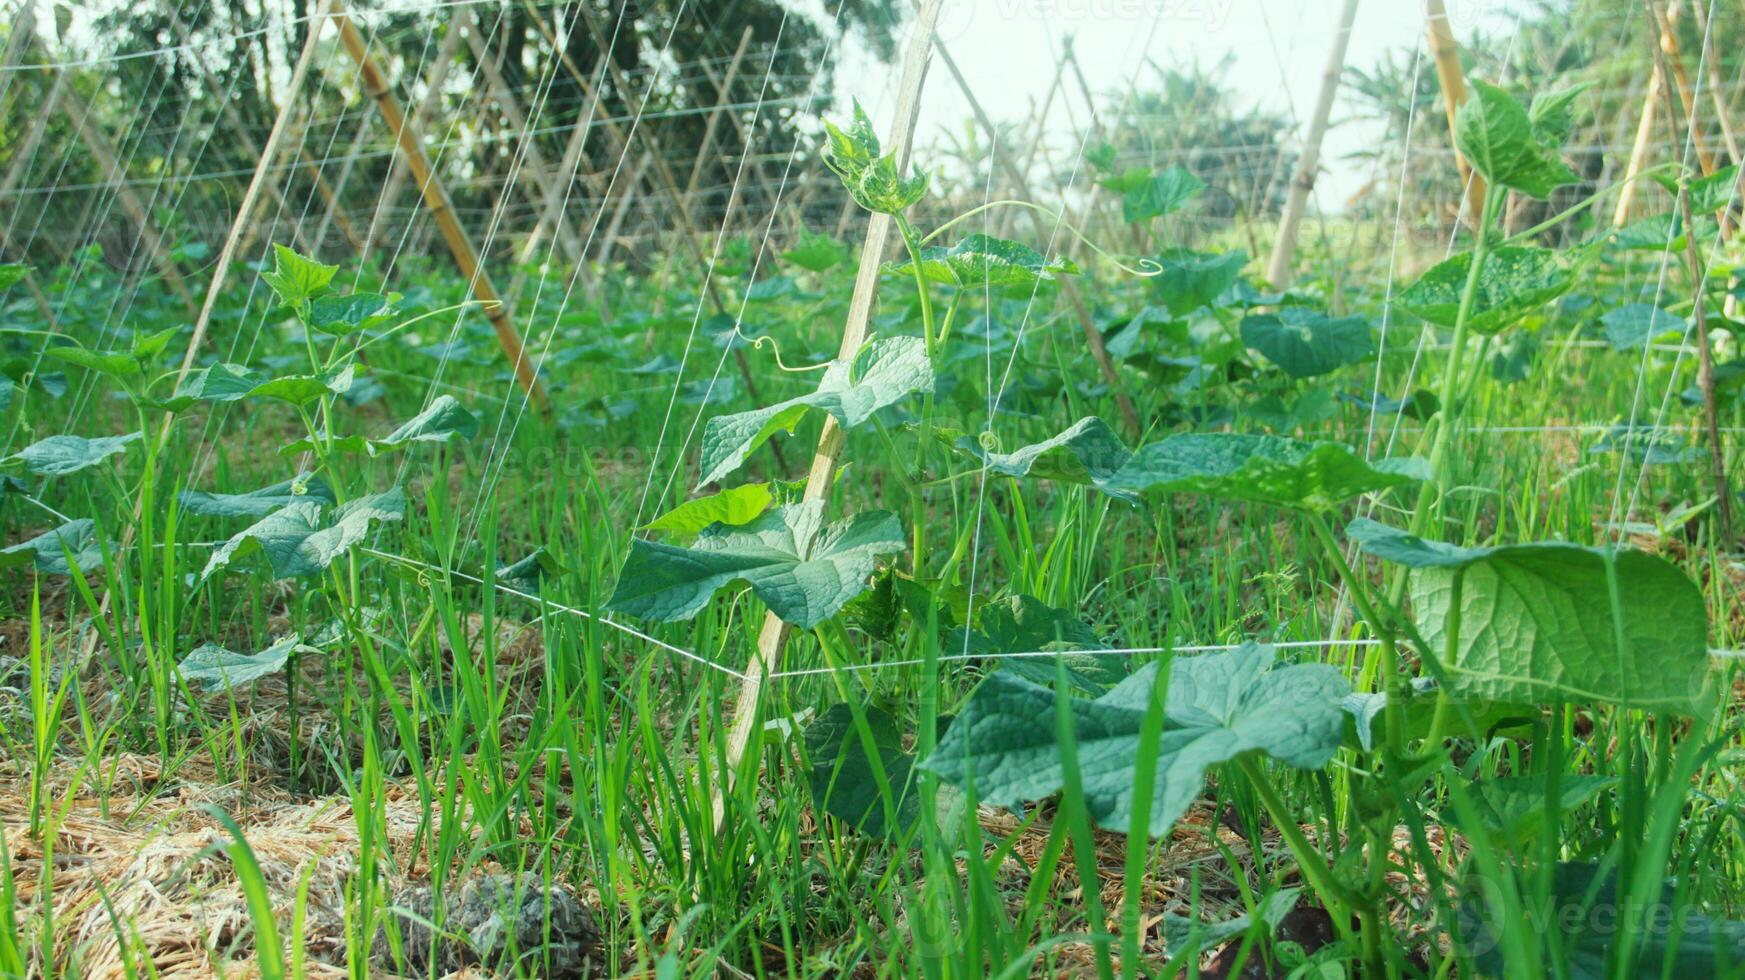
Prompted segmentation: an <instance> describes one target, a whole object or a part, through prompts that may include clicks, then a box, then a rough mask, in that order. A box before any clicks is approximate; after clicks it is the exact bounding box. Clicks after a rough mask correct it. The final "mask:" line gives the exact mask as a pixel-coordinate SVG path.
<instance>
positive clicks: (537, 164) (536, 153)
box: [451, 7, 581, 262]
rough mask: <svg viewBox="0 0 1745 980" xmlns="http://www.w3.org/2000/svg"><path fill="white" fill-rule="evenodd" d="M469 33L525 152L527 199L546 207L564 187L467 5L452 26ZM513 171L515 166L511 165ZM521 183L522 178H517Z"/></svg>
mask: <svg viewBox="0 0 1745 980" xmlns="http://www.w3.org/2000/svg"><path fill="white" fill-rule="evenodd" d="M451 27H453V28H457V29H461V30H463V31H464V32H465V33H466V36H467V46H468V47H470V48H472V51H473V57H475V58H477V59H478V62H479V69H480V71H482V72H483V73H484V76H485V84H486V85H487V86H488V87H489V88H490V90H491V95H492V98H493V99H495V100H496V103H497V107H498V108H499V109H501V110H502V111H503V116H504V118H506V119H508V120H509V126H510V128H511V129H512V131H514V132H515V134H516V136H515V142H516V143H517V144H519V146H520V148H521V149H522V150H523V151H524V152H523V153H522V158H521V169H523V170H525V171H527V172H528V173H529V174H530V175H531V176H532V177H533V183H534V185H535V186H536V187H537V189H538V192H537V193H534V192H533V191H531V190H526V188H523V189H524V190H526V192H527V195H528V200H529V201H530V202H532V203H533V204H534V205H535V206H536V207H543V206H545V205H546V204H547V203H548V202H550V201H553V200H556V199H559V198H560V197H561V196H562V188H561V187H560V186H559V184H558V183H557V182H556V181H555V180H554V179H553V178H552V174H551V168H550V167H549V166H547V165H546V161H545V153H544V152H543V151H541V150H540V149H539V140H538V139H537V138H536V137H535V136H534V134H533V128H532V127H531V126H529V125H528V123H527V114H526V113H525V112H522V111H521V106H520V104H519V103H518V102H517V101H516V100H515V93H514V92H513V91H511V90H510V88H509V83H508V82H507V81H506V80H505V79H504V78H503V72H502V70H501V69H499V68H498V67H497V59H496V58H495V57H493V56H492V55H491V52H490V51H489V50H487V49H486V48H485V39H484V38H482V37H480V36H479V32H478V28H477V25H476V22H475V21H474V20H473V15H472V13H471V12H470V11H468V10H466V9H465V8H464V7H463V8H462V9H461V10H460V12H459V13H457V14H455V17H454V21H453V23H452V25H451ZM511 170H513V168H511ZM515 176H516V175H515V174H514V173H513V172H511V173H510V175H509V179H510V180H514V179H515ZM517 183H519V181H517ZM554 237H555V238H556V239H557V242H558V245H559V246H560V247H561V248H562V249H563V250H564V254H565V255H568V256H569V258H570V260H571V261H572V262H573V261H578V260H580V258H581V246H580V245H579V244H577V243H576V241H575V239H574V238H572V237H571V236H569V235H564V234H562V233H561V231H560V233H558V234H555V235H554Z"/></svg>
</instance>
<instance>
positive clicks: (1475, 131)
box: [1454, 79, 1581, 200]
mask: <svg viewBox="0 0 1745 980" xmlns="http://www.w3.org/2000/svg"><path fill="white" fill-rule="evenodd" d="M1539 109H1540V112H1539V115H1540V125H1541V127H1542V129H1541V130H1540V131H1535V129H1534V126H1533V120H1532V118H1531V117H1529V115H1528V113H1527V110H1526V109H1525V108H1523V107H1522V106H1521V103H1520V102H1518V101H1516V99H1515V97H1514V96H1512V95H1510V94H1509V93H1508V92H1505V91H1504V90H1502V89H1500V88H1498V87H1497V86H1495V85H1492V84H1490V83H1489V82H1485V81H1480V80H1478V79H1474V80H1473V81H1472V83H1471V87H1470V91H1469V93H1468V98H1467V100H1466V101H1465V102H1463V103H1461V106H1460V109H1459V111H1458V112H1456V113H1455V117H1454V142H1455V144H1456V145H1457V146H1458V147H1459V148H1460V152H1461V154H1462V155H1463V156H1465V157H1466V159H1467V161H1468V162H1469V163H1471V164H1472V166H1473V168H1474V169H1476V170H1477V171H1478V172H1479V173H1481V174H1483V175H1484V177H1485V179H1486V180H1488V181H1490V182H1491V183H1493V184H1497V185H1500V186H1502V187H1507V188H1510V189H1511V190H1517V191H1520V192H1521V193H1523V194H1525V195H1527V196H1528V197H1533V198H1538V199H1540V200H1544V199H1545V198H1547V197H1550V196H1551V192H1552V191H1554V190H1556V189H1557V188H1559V187H1562V186H1564V185H1565V184H1574V183H1578V182H1580V180H1581V175H1580V174H1577V173H1576V172H1575V171H1574V170H1571V169H1570V168H1569V165H1568V164H1566V163H1564V162H1563V161H1562V160H1560V159H1558V156H1557V148H1556V147H1555V146H1553V145H1551V144H1549V143H1547V142H1545V141H1544V139H1543V136H1545V135H1555V130H1556V128H1557V127H1558V126H1560V125H1562V123H1563V114H1562V110H1561V109H1558V108H1557V107H1556V106H1555V103H1541V105H1540V107H1539Z"/></svg>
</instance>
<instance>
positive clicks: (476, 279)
mask: <svg viewBox="0 0 1745 980" xmlns="http://www.w3.org/2000/svg"><path fill="white" fill-rule="evenodd" d="M332 17H333V22H334V24H336V25H337V26H338V27H339V40H340V43H341V44H342V45H344V47H345V50H346V53H347V54H349V55H351V58H352V61H354V62H356V63H357V68H358V78H359V81H360V83H361V84H362V85H363V89H364V92H365V94H367V95H368V96H369V97H370V98H371V99H372V100H374V101H375V103H376V109H377V110H378V111H380V112H381V114H382V121H383V122H384V123H386V124H387V127H388V129H389V130H390V131H392V132H393V133H394V134H395V137H396V139H397V140H398V142H399V145H400V152H401V153H402V154H403V155H404V156H405V158H406V166H407V168H408V169H409V170H410V171H411V173H412V177H413V179H414V180H416V181H418V187H419V190H420V191H421V192H422V193H423V195H424V204H425V207H427V208H429V209H430V214H431V217H432V218H434V219H435V220H436V225H437V228H438V229H439V230H440V231H441V232H442V238H443V241H444V242H445V243H446V244H447V245H448V250H449V253H450V254H451V255H453V256H454V262H455V265H457V266H459V267H460V271H461V275H463V276H465V277H466V279H467V281H468V282H469V283H470V284H471V286H472V290H473V294H474V295H475V296H477V297H478V298H479V300H480V301H481V302H482V303H483V304H484V307H485V317H486V319H488V320H489V321H490V323H491V329H492V330H493V331H495V332H496V334H497V343H498V345H499V346H501V347H502V348H503V354H504V356H505V357H507V358H508V359H509V364H510V366H511V367H513V368H514V370H515V380H516V381H517V382H518V383H519V384H520V385H521V389H522V390H523V391H525V392H526V393H527V397H528V398H529V399H531V400H532V401H533V403H534V404H535V405H536V406H538V407H539V408H540V409H542V410H544V409H548V408H550V401H549V399H548V398H547V397H546V394H545V388H544V386H543V385H541V384H540V383H539V376H538V372H537V371H535V369H534V366H533V362H532V361H531V360H529V359H528V357H527V351H526V349H525V348H524V347H523V346H522V344H521V335H520V334H519V333H518V332H516V330H515V324H514V322H513V321H512V320H511V318H510V316H509V309H508V306H507V304H505V303H504V302H503V298H502V296H501V295H499V294H498V292H497V287H496V285H495V284H494V283H493V282H492V281H491V275H490V273H489V272H487V271H485V268H484V267H483V266H482V265H480V263H479V253H478V250H477V249H475V248H474V247H473V242H472V239H471V238H470V237H468V235H467V232H466V229H465V228H462V227H461V224H460V221H459V220H458V219H456V217H455V213H454V205H453V203H452V202H451V201H450V200H449V197H448V192H447V191H446V190H444V189H443V186H442V183H441V181H440V180H438V178H437V176H436V173H435V171H434V170H433V169H432V168H431V165H430V157H429V156H427V155H426V154H425V152H424V141H423V139H422V138H421V137H420V136H419V134H418V132H417V130H416V129H414V128H413V127H412V124H411V122H410V120H408V119H407V118H406V114H405V112H404V111H403V110H402V109H401V108H400V100H399V99H396V98H395V97H394V92H393V89H392V88H390V87H389V85H388V81H387V79H386V78H384V77H383V75H382V70H381V69H380V68H379V67H377V65H376V60H375V58H374V57H372V56H371V55H370V50H369V45H368V44H367V43H366V42H365V41H364V38H363V35H362V34H360V33H359V32H358V29H357V25H356V24H353V23H352V20H351V18H350V17H349V16H348V15H347V14H346V12H345V10H344V8H343V7H339V6H335V7H334V8H333V13H332Z"/></svg>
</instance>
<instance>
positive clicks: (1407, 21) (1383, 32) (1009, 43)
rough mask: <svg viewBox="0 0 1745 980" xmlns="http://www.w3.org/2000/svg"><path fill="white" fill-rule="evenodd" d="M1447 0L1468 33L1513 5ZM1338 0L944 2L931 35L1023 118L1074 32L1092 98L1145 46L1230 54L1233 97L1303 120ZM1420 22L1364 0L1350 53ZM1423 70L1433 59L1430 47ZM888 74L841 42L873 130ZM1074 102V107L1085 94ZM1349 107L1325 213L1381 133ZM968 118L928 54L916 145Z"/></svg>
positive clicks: (1137, 67)
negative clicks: (1358, 156) (1357, 158)
mask: <svg viewBox="0 0 1745 980" xmlns="http://www.w3.org/2000/svg"><path fill="white" fill-rule="evenodd" d="M1446 5H1447V7H1448V12H1449V19H1450V21H1451V22H1452V24H1453V27H1454V30H1455V35H1456V37H1457V38H1464V37H1466V36H1468V35H1470V34H1471V33H1472V32H1473V31H1474V30H1475V28H1479V27H1483V28H1484V29H1486V30H1487V31H1490V32H1494V31H1497V30H1499V29H1506V28H1507V27H1508V25H1509V24H1510V22H1511V19H1512V17H1513V16H1514V11H1515V10H1517V9H1518V8H1520V7H1521V6H1522V3H1521V2H1520V0H1446ZM1340 6H1341V2H1340V0H946V9H945V13H944V14H943V15H942V17H941V20H940V29H939V33H938V37H939V40H940V41H941V42H942V43H943V44H944V45H945V47H946V49H947V50H949V51H950V52H951V55H952V57H953V58H954V59H956V61H957V63H958V65H959V67H961V68H962V69H963V72H964V74H965V76H966V77H967V78H968V80H969V83H970V85H971V87H972V88H973V89H974V91H975V93H976V98H977V100H979V101H980V102H981V103H982V105H983V107H984V108H986V109H987V111H988V112H989V114H990V115H992V116H993V117H994V118H995V119H998V120H1002V121H1005V120H1017V119H1021V118H1024V117H1026V116H1028V115H1029V113H1030V111H1031V106H1032V104H1039V103H1040V102H1041V101H1042V100H1043V99H1044V98H1045V97H1046V95H1047V91H1048V86H1049V84H1050V82H1051V81H1052V80H1053V75H1054V64H1055V61H1056V59H1057V58H1058V57H1059V52H1060V48H1061V43H1062V41H1063V40H1064V39H1065V38H1066V37H1067V36H1068V35H1071V37H1072V39H1073V46H1074V49H1075V50H1076V51H1077V53H1078V57H1079V61H1080V62H1081V63H1082V64H1083V66H1084V68H1085V72H1086V75H1087V76H1088V79H1089V82H1090V84H1091V87H1092V88H1094V89H1096V90H1097V91H1098V93H1099V95H1102V94H1106V93H1108V92H1111V91H1125V90H1126V89H1127V87H1128V86H1129V85H1130V84H1131V82H1132V80H1133V78H1134V76H1135V73H1137V72H1144V73H1145V74H1146V75H1148V74H1150V69H1149V68H1147V67H1146V66H1145V58H1146V56H1147V55H1149V56H1150V58H1151V59H1152V60H1153V61H1156V62H1158V63H1159V64H1162V65H1164V66H1166V67H1167V66H1170V65H1172V64H1189V63H1191V62H1192V61H1193V60H1194V59H1195V58H1198V59H1199V61H1200V63H1201V64H1203V65H1205V66H1206V67H1208V68H1210V67H1212V66H1214V65H1216V64H1217V63H1218V62H1219V61H1220V60H1221V59H1222V58H1224V57H1225V56H1226V55H1227V54H1228V55H1230V56H1231V57H1233V59H1234V63H1233V65H1232V66H1231V68H1230V71H1229V72H1228V74H1227V76H1226V78H1227V80H1228V82H1229V83H1230V84H1231V85H1232V86H1233V87H1234V88H1235V89H1236V90H1237V92H1238V93H1239V97H1240V98H1242V99H1244V100H1246V101H1247V102H1249V103H1250V104H1255V105H1261V106H1265V107H1268V108H1274V109H1279V110H1282V111H1286V112H1290V113H1292V114H1293V115H1294V117H1295V118H1297V119H1299V120H1302V122H1303V125H1304V127H1305V128H1306V125H1307V121H1306V119H1305V118H1304V117H1306V116H1307V114H1308V113H1309V112H1310V111H1311V110H1312V109H1313V106H1314V102H1315V96H1316V93H1317V90H1318V89H1319V86H1320V81H1321V75H1322V72H1323V71H1324V69H1325V66H1326V60H1327V50H1328V48H1329V47H1330V45H1331V42H1332V40H1333V33H1334V31H1335V29H1336V27H1337V21H1338V17H1339V10H1340ZM1423 30H1424V14H1423V5H1422V4H1421V3H1420V2H1418V0H1361V2H1360V4H1359V6H1358V12H1357V22H1356V26H1355V28H1354V29H1353V31H1352V35H1351V43H1350V49H1349V51H1348V53H1347V56H1346V63H1347V64H1348V65H1356V66H1362V67H1368V66H1370V65H1372V64H1373V63H1374V62H1375V61H1376V60H1377V58H1378V57H1379V56H1381V55H1382V53H1383V52H1385V51H1387V50H1389V49H1394V48H1401V47H1412V46H1415V45H1417V44H1418V43H1419V39H1420V38H1421V37H1422V34H1423ZM1424 70H1425V71H1427V72H1428V71H1432V70H1433V68H1432V66H1431V65H1430V62H1429V60H1428V54H1427V53H1426V55H1425V62H1424ZM896 78H897V71H896V70H895V68H894V66H884V65H880V64H878V63H877V62H876V61H874V60H873V59H871V58H870V57H869V56H867V55H866V54H865V52H863V51H858V50H854V49H853V48H851V49H850V50H849V51H847V52H845V54H844V59H843V63H842V66H841V69H840V70H839V72H838V75H837V90H838V93H839V94H840V95H841V96H842V98H843V101H844V104H846V102H847V99H848V97H850V96H856V97H858V98H860V100H861V102H862V103H863V104H864V105H865V106H866V107H867V111H868V112H871V113H873V116H874V118H875V120H877V121H878V122H879V123H880V129H881V131H882V130H883V129H884V127H885V125H887V124H888V121H889V114H890V112H891V103H892V102H893V101H894V98H895V89H896ZM1144 78H1145V75H1141V76H1140V79H1141V82H1142V83H1143V81H1144ZM1074 97H1075V99H1076V92H1075V93H1074ZM1075 112H1077V113H1078V114H1079V118H1081V119H1082V118H1083V113H1082V103H1078V104H1077V105H1075ZM1350 115H1351V114H1350V112H1349V111H1348V109H1347V107H1345V106H1344V105H1341V104H1338V103H1336V104H1335V108H1334V112H1333V123H1334V127H1333V129H1332V130H1331V131H1330V132H1329V134H1328V136H1327V141H1326V143H1325V145H1324V148H1323V153H1322V166H1323V168H1324V174H1323V176H1322V178H1321V183H1320V185H1319V189H1318V194H1317V196H1318V197H1319V199H1320V201H1321V202H1322V204H1323V205H1324V206H1325V207H1326V208H1327V209H1329V210H1336V209H1337V208H1338V207H1339V206H1340V204H1341V202H1343V201H1344V199H1345V198H1346V197H1347V196H1349V195H1350V194H1351V193H1353V192H1354V191H1355V190H1356V189H1357V188H1359V187H1361V186H1362V185H1363V183H1364V182H1365V181H1366V180H1367V179H1368V178H1369V173H1368V172H1367V166H1366V165H1364V164H1362V163H1360V162H1351V161H1345V160H1343V159H1342V158H1343V157H1344V156H1345V155H1347V154H1348V153H1350V152H1352V151H1355V150H1358V149H1361V148H1362V147H1363V146H1364V145H1365V143H1366V142H1369V141H1374V140H1376V139H1378V138H1379V131H1378V130H1377V129H1376V127H1374V126H1373V125H1365V124H1364V123H1362V122H1360V121H1353V120H1350V118H1349V117H1350ZM969 117H970V109H969V106H968V103H967V102H965V101H964V99H963V97H962V95H961V94H960V93H959V91H958V89H957V85H956V83H955V82H954V81H953V80H952V78H951V76H950V74H949V73H948V72H947V71H946V70H945V69H944V67H943V66H939V65H936V66H935V67H934V69H933V70H932V71H931V72H930V73H929V75H928V79H927V89H926V92H925V95H924V98H923V101H922V113H921V130H922V137H921V143H922V144H923V145H925V144H927V143H929V142H931V141H932V134H934V133H935V132H936V131H937V130H938V129H939V128H940V127H951V128H960V127H961V126H962V125H963V122H964V121H965V120H966V119H968V118H969ZM1050 129H1051V130H1052V131H1054V132H1055V133H1057V134H1059V137H1060V138H1061V139H1062V141H1063V142H1064V140H1065V139H1066V138H1067V136H1068V134H1069V133H1070V132H1071V131H1070V129H1069V128H1068V120H1067V116H1066V114H1065V113H1064V112H1063V111H1062V110H1061V108H1060V106H1059V105H1056V107H1055V109H1054V111H1053V113H1052V114H1051V116H1050Z"/></svg>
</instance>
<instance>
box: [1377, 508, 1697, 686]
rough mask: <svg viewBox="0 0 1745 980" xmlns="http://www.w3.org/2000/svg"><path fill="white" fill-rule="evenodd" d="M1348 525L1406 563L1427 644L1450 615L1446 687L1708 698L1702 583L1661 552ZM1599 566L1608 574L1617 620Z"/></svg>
mask: <svg viewBox="0 0 1745 980" xmlns="http://www.w3.org/2000/svg"><path fill="white" fill-rule="evenodd" d="M1346 535H1347V536H1348V537H1349V538H1351V539H1352V540H1353V541H1355V542H1357V544H1358V545H1359V547H1361V548H1362V549H1363V550H1364V551H1365V552H1367V553H1369V554H1371V555H1374V556H1376V557H1377V558H1381V559H1383V560H1384V561H1391V562H1395V563H1398V564H1402V565H1405V566H1407V567H1408V568H1411V569H1412V570H1413V571H1412V582H1411V585H1412V588H1411V595H1412V608H1413V610H1414V612H1415V614H1416V618H1417V622H1418V628H1419V631H1420V632H1421V633H1422V634H1423V637H1424V641H1425V642H1426V643H1429V644H1430V645H1431V646H1432V648H1434V649H1436V650H1442V649H1444V648H1445V644H1446V636H1447V633H1448V629H1449V627H1450V625H1451V624H1452V623H1453V622H1454V621H1455V620H1456V618H1458V621H1459V633H1458V635H1457V638H1456V639H1457V643H1456V645H1455V657H1454V662H1453V663H1448V664H1444V665H1443V666H1444V667H1445V668H1446V669H1447V670H1448V671H1449V673H1450V675H1451V676H1450V678H1449V681H1450V692H1451V693H1452V694H1454V695H1458V696H1461V697H1464V698H1467V699H1470V700H1472V701H1475V702H1481V703H1482V702H1494V701H1502V702H1510V703H1516V704H1545V703H1548V702H1557V701H1564V702H1573V703H1577V704H1592V703H1595V702H1604V703H1608V704H1625V703H1628V704H1629V705H1630V706H1631V707H1633V708H1638V709H1641V710H1644V711H1655V712H1672V713H1676V714H1680V715H1687V716H1691V717H1698V718H1701V717H1705V716H1706V715H1707V713H1708V711H1709V710H1710V708H1711V706H1712V705H1713V702H1714V698H1715V694H1716V692H1715V681H1714V675H1713V672H1712V671H1711V669H1710V665H1709V655H1708V611H1707V607H1706V606H1705V604H1704V602H1703V595H1702V591H1701V590H1700V589H1698V588H1697V586H1696V584H1695V583H1693V582H1692V581H1691V580H1690V579H1689V578H1688V577H1687V576H1686V575H1685V574H1684V572H1682V571H1680V570H1679V569H1678V567H1677V566H1675V565H1673V564H1671V563H1670V562H1667V561H1666V560H1665V559H1662V558H1659V557H1657V556H1655V555H1650V554H1647V553H1645V552H1641V551H1608V550H1606V549H1600V548H1589V547H1584V546H1582V545H1576V544H1566V543H1562V542H1539V543H1534V544H1517V545H1502V546H1499V547H1494V548H1463V547H1460V546H1457V545H1451V544H1445V543H1442V542H1439V541H1426V540H1424V539H1423V538H1419V537H1417V536H1415V535H1412V534H1409V533H1407V532H1405V531H1401V530H1397V529H1395V528H1390V527H1386V526H1384V525H1382V524H1378V523H1376V522H1375V521H1370V520H1366V519H1359V520H1357V521H1354V522H1352V524H1351V525H1350V526H1349V527H1348V528H1347V529H1346ZM1608 566H1611V570H1612V571H1615V573H1616V582H1617V583H1618V588H1617V611H1618V613H1619V616H1618V617H1617V619H1616V620H1614V617H1613V595H1612V593H1613V589H1612V580H1611V579H1610V578H1609V576H1608ZM1457 576H1459V577H1461V578H1462V582H1461V587H1460V590H1459V591H1460V595H1459V605H1458V607H1456V605H1455V595H1454V592H1455V589H1454V585H1455V579H1456V577H1457ZM1620 640H1622V642H1621V643H1620Z"/></svg>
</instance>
